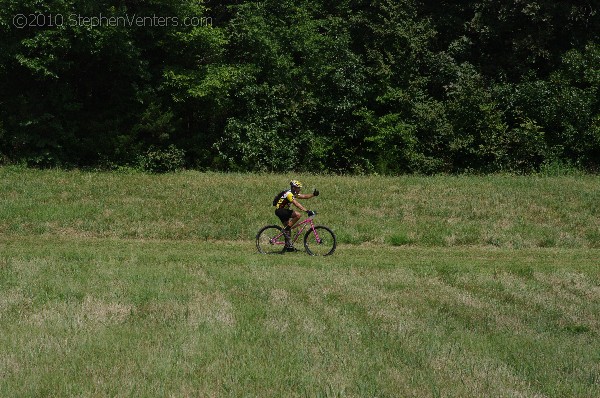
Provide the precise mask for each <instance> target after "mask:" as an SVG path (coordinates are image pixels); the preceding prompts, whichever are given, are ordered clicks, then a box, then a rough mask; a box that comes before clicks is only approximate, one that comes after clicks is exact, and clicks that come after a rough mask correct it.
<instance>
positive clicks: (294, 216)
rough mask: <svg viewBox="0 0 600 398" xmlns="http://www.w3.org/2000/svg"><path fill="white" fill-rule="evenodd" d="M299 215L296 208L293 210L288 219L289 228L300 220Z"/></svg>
mask: <svg viewBox="0 0 600 398" xmlns="http://www.w3.org/2000/svg"><path fill="white" fill-rule="evenodd" d="M300 217H302V215H301V214H300V213H298V212H297V211H296V210H294V211H293V213H292V216H291V217H290V220H289V221H288V224H287V225H289V227H290V229H292V228H294V226H295V225H296V223H297V222H298V220H300Z"/></svg>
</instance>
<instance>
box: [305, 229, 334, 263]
mask: <svg viewBox="0 0 600 398" xmlns="http://www.w3.org/2000/svg"><path fill="white" fill-rule="evenodd" d="M335 246H336V239H335V234H334V233H333V231H332V230H330V229H329V228H327V227H324V226H322V225H318V226H316V227H315V230H314V231H313V230H312V229H309V230H308V232H307V233H306V235H304V247H305V248H306V252H307V253H308V254H310V255H312V256H329V255H330V254H333V252H334V251H335Z"/></svg>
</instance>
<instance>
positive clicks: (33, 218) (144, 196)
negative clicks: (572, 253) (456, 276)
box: [0, 167, 600, 249]
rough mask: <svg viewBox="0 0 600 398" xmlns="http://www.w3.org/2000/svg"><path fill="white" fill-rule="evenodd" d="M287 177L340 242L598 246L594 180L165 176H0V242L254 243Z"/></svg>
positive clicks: (0, 171)
mask: <svg viewBox="0 0 600 398" xmlns="http://www.w3.org/2000/svg"><path fill="white" fill-rule="evenodd" d="M291 177H294V178H299V179H301V180H302V181H303V182H304V183H305V185H306V186H307V189H305V192H312V188H314V187H317V188H318V189H319V190H320V192H321V195H320V196H318V197H316V198H314V199H310V200H305V201H303V204H304V205H305V206H306V207H308V208H309V209H314V210H317V211H318V212H319V215H318V216H317V218H316V220H317V222H318V223H322V224H325V225H329V226H330V227H331V228H332V229H333V230H334V231H335V232H336V233H337V236H338V239H339V241H340V242H341V243H350V244H361V243H365V242H370V243H375V244H386V245H394V246H405V245H411V246H427V247H457V246H458V247H462V246H493V247H501V248H534V247H558V248H596V249H597V248H600V176H594V175H581V176H561V177H536V176H532V177H515V176H489V177H473V176H459V177H448V176H438V177H348V176H345V177H343V176H311V175H275V174H265V175H253V174H218V173H199V172H194V171H188V172H182V173H177V174H168V175H148V174H141V173H132V174H114V173H93V172H81V171H70V172H65V171H55V170H50V171H36V170H23V169H19V168H7V167H4V168H0V181H1V184H0V198H2V202H1V205H0V233H2V234H8V235H21V236H31V235H37V236H40V235H42V236H43V235H51V236H65V237H69V236H70V237H103V238H106V237H110V238H135V239H177V240H181V239H218V240H227V241H232V240H252V239H254V236H255V234H256V232H257V230H258V229H259V227H260V226H261V225H265V224H273V223H278V222H279V220H278V219H277V218H276V217H275V216H274V214H273V207H272V206H271V202H272V200H273V196H274V195H275V194H276V193H278V192H279V191H280V190H281V189H283V188H285V187H286V184H287V183H288V181H289V180H290V178H291Z"/></svg>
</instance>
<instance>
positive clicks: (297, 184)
mask: <svg viewBox="0 0 600 398" xmlns="http://www.w3.org/2000/svg"><path fill="white" fill-rule="evenodd" d="M290 187H291V188H302V183H301V182H300V181H298V180H292V181H290Z"/></svg>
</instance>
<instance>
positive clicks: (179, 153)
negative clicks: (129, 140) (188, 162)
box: [138, 145, 185, 173]
mask: <svg viewBox="0 0 600 398" xmlns="http://www.w3.org/2000/svg"><path fill="white" fill-rule="evenodd" d="M184 164H185V151H183V150H182V149H179V148H177V147H176V146H175V145H169V147H168V148H167V149H161V148H155V147H150V148H149V149H148V150H147V151H146V153H144V154H142V155H140V156H138V165H139V168H140V169H141V170H143V171H147V172H150V173H169V172H173V171H177V170H181V169H182V168H183V166H184Z"/></svg>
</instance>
